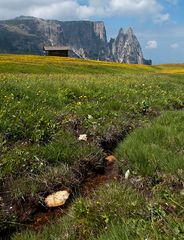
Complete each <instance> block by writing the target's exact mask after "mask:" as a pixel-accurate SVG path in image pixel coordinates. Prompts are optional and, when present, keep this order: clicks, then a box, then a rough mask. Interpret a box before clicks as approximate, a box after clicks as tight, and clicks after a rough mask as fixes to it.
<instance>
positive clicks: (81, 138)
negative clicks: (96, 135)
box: [78, 134, 88, 142]
mask: <svg viewBox="0 0 184 240" xmlns="http://www.w3.org/2000/svg"><path fill="white" fill-rule="evenodd" d="M78 140H79V141H85V142H87V140H88V138H87V134H81V135H80V136H79V138H78Z"/></svg>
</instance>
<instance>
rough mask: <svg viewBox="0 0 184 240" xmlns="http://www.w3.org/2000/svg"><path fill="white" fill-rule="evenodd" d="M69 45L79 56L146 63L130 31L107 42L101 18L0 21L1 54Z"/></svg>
mask: <svg viewBox="0 0 184 240" xmlns="http://www.w3.org/2000/svg"><path fill="white" fill-rule="evenodd" d="M44 45H50V46H57V45H69V46H71V47H72V48H73V49H75V52H76V53H77V54H78V55H80V56H81V57H82V58H88V59H94V60H105V61H115V62H120V63H133V64H149V65H151V60H145V59H144V57H143V53H142V49H141V46H140V44H139V42H138V40H137V38H136V36H135V34H134V32H133V29H132V28H128V30H127V31H125V32H124V30H123V28H121V29H120V31H119V33H118V36H117V37H116V38H115V39H111V40H110V41H109V42H108V41H107V34H106V28H105V25H104V22H103V21H58V20H44V19H41V18H36V17H31V16H20V17H17V18H15V19H11V20H2V21H0V53H19V54H41V55H42V54H43V46H44Z"/></svg>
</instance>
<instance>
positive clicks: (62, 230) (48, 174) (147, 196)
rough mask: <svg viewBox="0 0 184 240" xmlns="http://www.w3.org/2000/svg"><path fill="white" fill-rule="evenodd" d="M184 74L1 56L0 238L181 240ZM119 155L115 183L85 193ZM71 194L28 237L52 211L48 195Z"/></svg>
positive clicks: (182, 68) (178, 69)
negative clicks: (39, 216)
mask: <svg viewBox="0 0 184 240" xmlns="http://www.w3.org/2000/svg"><path fill="white" fill-rule="evenodd" d="M183 73H184V65H160V66H143V65H126V64H117V63H108V62H99V61H87V60H77V59H69V58H66V59H65V58H57V57H38V56H16V55H1V56H0V182H1V186H0V188H1V189H0V229H1V231H2V234H4V235H5V233H7V232H8V231H10V230H11V229H13V230H14V228H15V227H16V229H17V230H20V231H21V233H17V234H16V235H14V236H12V239H14V240H15V239H16V240H18V239H20V240H21V239H44V240H45V239H79V240H80V239H81V240H85V239H89V238H90V239H99V240H102V239H109V240H111V239H112V240H114V239H117V240H120V239H146V238H147V239H184V229H183V224H182V222H183V221H184V211H183V210H184V197H183V191H184V173H183V171H184V154H183V153H184V149H183V146H184V144H183V143H184V142H183V139H184V133H183V131H184V129H183V120H184V112H183V107H184V94H183V93H184V75H183ZM80 134H87V142H86V141H79V140H78V138H79V136H80ZM113 152H114V154H115V156H116V157H117V164H115V167H116V168H117V167H119V171H120V173H118V181H117V180H116V178H115V179H114V178H113V177H111V180H110V182H109V181H105V182H104V184H102V186H101V187H100V188H99V189H97V190H96V191H94V192H93V190H92V189H91V192H92V193H91V194H89V195H88V196H87V197H85V196H84V194H83V195H81V196H80V194H82V191H81V186H83V185H84V182H85V179H88V178H89V176H91V175H94V174H95V175H100V176H103V174H104V171H105V169H106V168H107V166H106V165H107V163H106V161H105V157H106V156H108V155H110V154H112V153H113ZM116 165H117V166H116ZM127 170H129V171H130V176H129V178H128V179H125V177H124V176H125V173H127ZM109 178H110V177H109ZM66 188H67V189H70V191H71V192H72V199H70V203H69V206H68V209H67V210H64V211H65V212H67V214H66V215H65V216H63V217H62V218H61V219H57V220H56V222H55V223H54V224H53V225H51V224H49V225H48V226H45V227H41V228H39V231H36V232H35V231H32V230H27V231H25V229H24V228H25V225H26V224H28V225H29V226H30V225H34V226H35V218H34V216H35V214H36V213H37V212H38V211H41V212H43V213H44V212H47V208H45V207H44V206H43V205H44V198H45V196H47V195H48V194H49V193H51V192H54V191H57V190H60V189H66ZM22 226H23V227H22ZM23 230H24V231H23ZM22 231H23V232H22ZM51 236H52V237H51ZM107 236H108V237H107Z"/></svg>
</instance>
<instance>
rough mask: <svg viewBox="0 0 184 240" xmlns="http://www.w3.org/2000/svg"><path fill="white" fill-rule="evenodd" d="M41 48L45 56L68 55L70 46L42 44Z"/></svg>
mask: <svg viewBox="0 0 184 240" xmlns="http://www.w3.org/2000/svg"><path fill="white" fill-rule="evenodd" d="M43 50H44V52H45V53H46V55H47V56H60V57H68V56H69V51H71V48H70V47H68V46H44V47H43Z"/></svg>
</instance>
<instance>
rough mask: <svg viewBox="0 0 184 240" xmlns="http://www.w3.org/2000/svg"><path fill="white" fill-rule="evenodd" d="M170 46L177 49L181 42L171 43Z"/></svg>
mask: <svg viewBox="0 0 184 240" xmlns="http://www.w3.org/2000/svg"><path fill="white" fill-rule="evenodd" d="M170 47H171V48H173V49H177V48H179V44H178V43H173V44H171V45H170Z"/></svg>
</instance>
